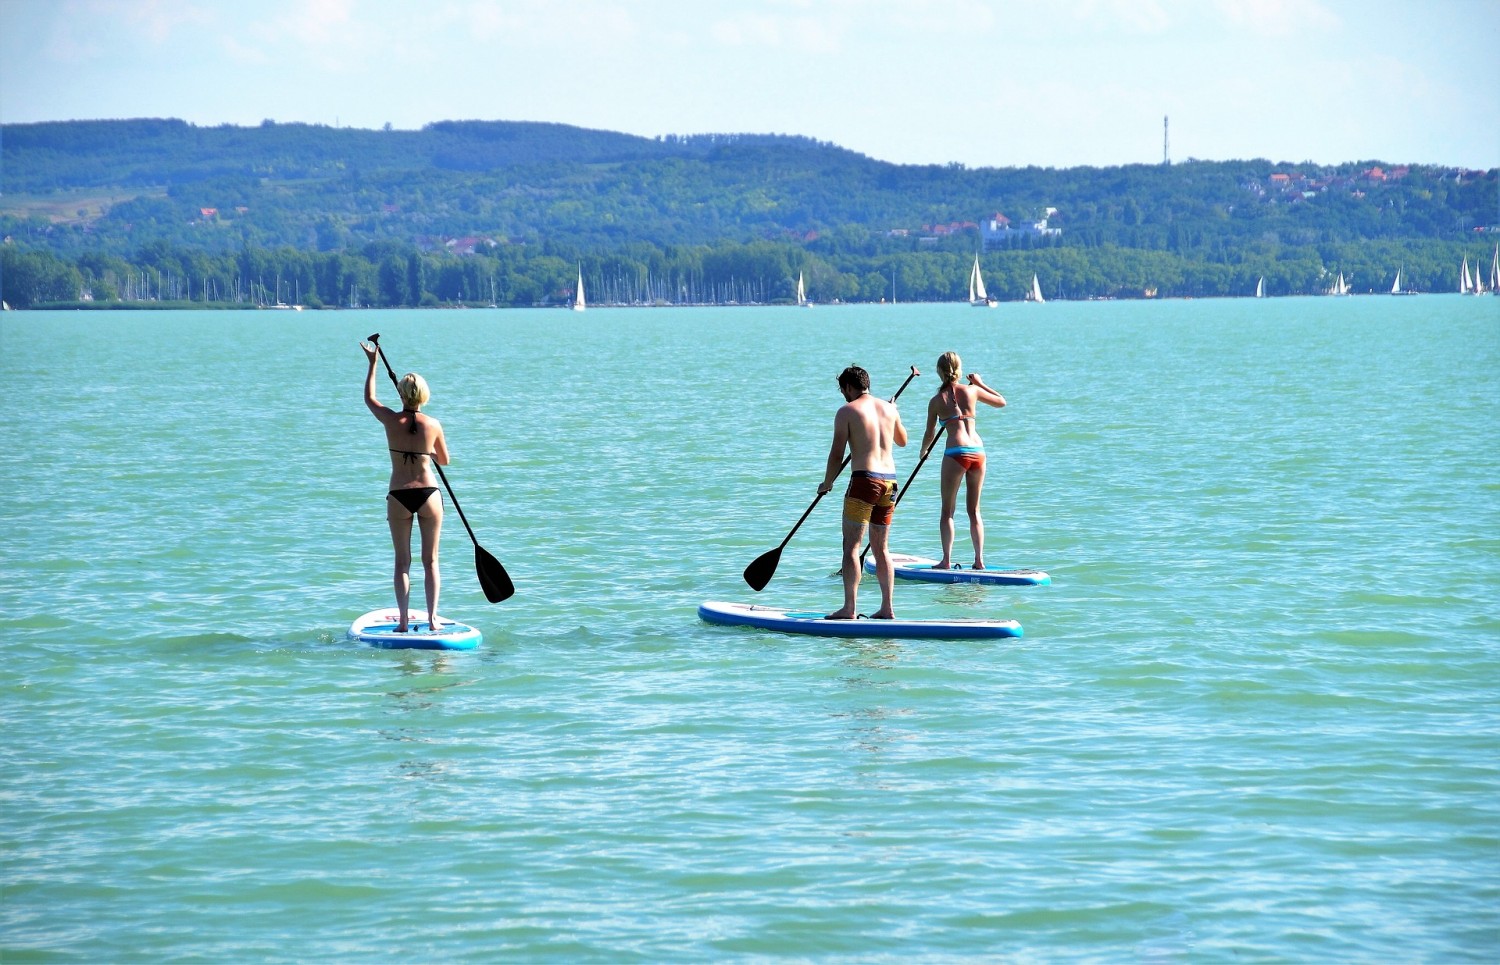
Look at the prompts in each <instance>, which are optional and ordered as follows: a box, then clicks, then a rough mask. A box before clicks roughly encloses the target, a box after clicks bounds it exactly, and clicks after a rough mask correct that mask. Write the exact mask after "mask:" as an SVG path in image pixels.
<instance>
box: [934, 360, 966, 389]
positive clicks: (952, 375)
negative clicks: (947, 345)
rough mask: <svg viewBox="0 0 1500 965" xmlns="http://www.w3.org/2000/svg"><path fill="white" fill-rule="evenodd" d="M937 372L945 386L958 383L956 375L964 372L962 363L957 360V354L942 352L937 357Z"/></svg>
mask: <svg viewBox="0 0 1500 965" xmlns="http://www.w3.org/2000/svg"><path fill="white" fill-rule="evenodd" d="M937 370H938V375H941V376H942V377H943V383H944V384H945V385H946V384H949V383H953V382H957V381H958V373H960V372H962V371H963V370H964V363H963V362H962V361H961V360H960V359H959V357H958V353H957V352H944V353H943V354H942V355H939V356H938V360H937Z"/></svg>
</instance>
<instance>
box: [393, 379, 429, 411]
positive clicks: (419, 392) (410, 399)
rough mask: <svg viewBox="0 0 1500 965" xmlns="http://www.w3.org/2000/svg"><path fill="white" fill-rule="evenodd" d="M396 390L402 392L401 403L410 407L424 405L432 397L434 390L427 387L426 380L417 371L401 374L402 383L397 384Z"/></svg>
mask: <svg viewBox="0 0 1500 965" xmlns="http://www.w3.org/2000/svg"><path fill="white" fill-rule="evenodd" d="M396 391H397V392H400V393H401V404H402V405H404V406H405V407H406V408H408V409H416V408H419V407H421V406H424V405H426V404H427V400H428V399H430V398H432V390H431V389H429V388H427V382H426V380H424V379H423V378H422V377H421V376H420V375H418V374H417V373H415V372H408V373H406V374H405V375H403V376H401V383H400V384H399V385H397V386H396Z"/></svg>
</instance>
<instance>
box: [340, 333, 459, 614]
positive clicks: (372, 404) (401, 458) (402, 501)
mask: <svg viewBox="0 0 1500 965" xmlns="http://www.w3.org/2000/svg"><path fill="white" fill-rule="evenodd" d="M360 347H361V348H363V349H364V350H365V355H366V356H367V357H368V358H369V361H370V370H369V372H368V373H367V374H366V376H365V405H366V406H368V407H369V409H370V412H371V413H372V414H373V415H374V416H375V418H376V419H378V420H380V424H381V425H383V426H384V427H385V439H386V448H387V449H389V450H390V455H391V480H390V484H389V486H388V487H387V492H386V497H385V518H386V522H387V523H389V524H390V527H391V542H392V543H393V544H394V546H395V550H396V565H395V574H394V577H393V582H394V585H395V589H396V606H397V607H398V608H400V610H401V622H400V625H399V626H398V627H397V628H396V630H397V632H398V633H404V632H405V631H406V630H407V629H408V626H407V610H408V606H409V604H410V601H411V530H412V525H411V524H412V520H413V519H415V520H416V521H417V525H418V526H419V527H420V528H421V531H422V569H423V571H424V572H423V577H424V578H423V583H424V586H425V589H426V591H427V613H428V615H429V622H430V623H431V624H432V628H433V629H434V630H435V629H437V628H438V625H439V624H438V617H437V604H438V593H439V591H440V590H441V589H442V578H441V577H440V576H439V574H438V541H439V538H440V537H441V536H442V532H443V497H442V494H441V493H439V492H438V487H437V482H438V481H437V478H436V477H435V476H434V475H433V471H432V460H434V459H436V460H437V463H438V465H440V466H446V465H448V440H447V437H445V436H444V435H443V426H442V424H441V423H440V422H438V421H437V420H436V419H434V418H433V417H432V416H430V415H426V414H424V413H423V412H422V411H421V410H422V406H424V405H426V404H427V401H428V400H429V399H430V398H431V397H432V392H431V390H429V389H428V388H427V382H426V381H425V380H423V378H422V377H421V376H420V375H417V374H416V373H415V372H408V373H406V375H404V376H402V377H401V381H400V382H399V383H397V390H398V391H399V392H400V394H401V411H400V412H397V411H395V410H394V409H390V408H387V407H386V406H384V405H382V404H381V403H380V400H379V399H378V398H377V397H376V395H375V389H376V379H375V365H376V361H377V360H378V358H379V354H380V353H379V350H378V349H377V348H376V347H375V346H373V345H371V344H369V343H366V342H361V343H360Z"/></svg>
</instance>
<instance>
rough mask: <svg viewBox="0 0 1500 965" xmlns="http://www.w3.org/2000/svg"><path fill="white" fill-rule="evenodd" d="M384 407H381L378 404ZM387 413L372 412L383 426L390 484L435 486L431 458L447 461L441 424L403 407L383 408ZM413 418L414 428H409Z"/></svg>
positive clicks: (441, 461) (394, 485)
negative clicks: (389, 469) (414, 421)
mask: <svg viewBox="0 0 1500 965" xmlns="http://www.w3.org/2000/svg"><path fill="white" fill-rule="evenodd" d="M382 408H384V407H382ZM385 412H386V413H388V415H384V414H381V413H376V416H377V418H379V419H380V421H381V423H382V424H383V425H384V426H385V441H386V447H387V448H388V449H390V455H391V488H392V489H410V488H414V487H418V486H436V485H437V484H438V481H437V476H436V475H435V474H434V473H433V469H432V460H433V459H434V458H436V459H437V460H438V463H439V464H440V465H444V466H446V465H447V464H448V445H447V440H446V439H445V438H444V437H443V427H442V425H441V424H440V423H439V422H438V421H437V420H436V419H434V418H432V417H431V416H428V415H423V414H422V413H420V412H413V411H411V410H410V409H403V410H402V411H400V412H395V411H393V410H391V409H385ZM413 420H416V432H412V431H411V430H412V421H413Z"/></svg>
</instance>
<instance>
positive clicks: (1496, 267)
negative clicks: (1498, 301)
mask: <svg viewBox="0 0 1500 965" xmlns="http://www.w3.org/2000/svg"><path fill="white" fill-rule="evenodd" d="M1490 294H1491V295H1500V245H1496V246H1495V257H1494V258H1492V259H1490Z"/></svg>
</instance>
